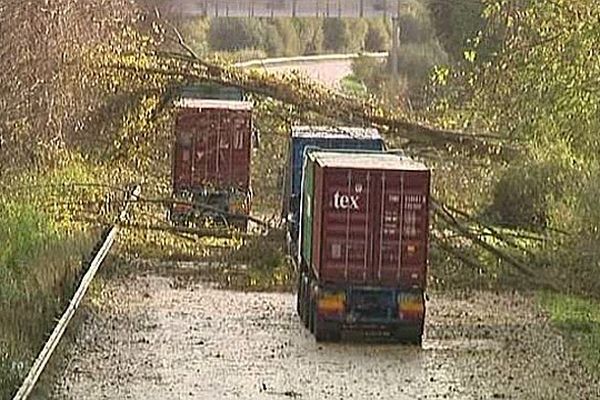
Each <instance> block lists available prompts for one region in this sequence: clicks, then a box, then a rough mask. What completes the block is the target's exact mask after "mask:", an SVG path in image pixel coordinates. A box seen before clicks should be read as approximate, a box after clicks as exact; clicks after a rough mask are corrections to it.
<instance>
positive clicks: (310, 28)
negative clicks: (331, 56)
mask: <svg viewBox="0 0 600 400" xmlns="http://www.w3.org/2000/svg"><path fill="white" fill-rule="evenodd" d="M293 23H294V25H295V27H296V31H297V32H298V39H299V41H300V46H301V53H302V54H303V55H312V54H319V53H321V52H322V51H323V41H324V34H323V21H322V20H321V19H319V18H296V19H294V20H293Z"/></svg>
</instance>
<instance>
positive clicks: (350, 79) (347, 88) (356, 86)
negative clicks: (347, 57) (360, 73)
mask: <svg viewBox="0 0 600 400" xmlns="http://www.w3.org/2000/svg"><path fill="white" fill-rule="evenodd" d="M340 85H341V87H342V92H344V93H346V94H348V95H351V96H355V97H362V96H366V95H367V87H366V86H365V85H364V83H362V82H361V81H360V79H358V77H356V75H348V76H346V77H344V78H343V79H342V80H341V81H340Z"/></svg>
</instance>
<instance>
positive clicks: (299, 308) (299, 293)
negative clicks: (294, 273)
mask: <svg viewBox="0 0 600 400" xmlns="http://www.w3.org/2000/svg"><path fill="white" fill-rule="evenodd" d="M302 292H303V290H302V274H298V285H297V287H296V312H297V313H298V316H299V317H300V318H302V302H303V298H302V297H303V295H302Z"/></svg>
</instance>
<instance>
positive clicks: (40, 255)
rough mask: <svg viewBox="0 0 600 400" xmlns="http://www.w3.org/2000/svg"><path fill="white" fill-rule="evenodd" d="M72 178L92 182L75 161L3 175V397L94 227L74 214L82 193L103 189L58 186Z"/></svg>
mask: <svg viewBox="0 0 600 400" xmlns="http://www.w3.org/2000/svg"><path fill="white" fill-rule="evenodd" d="M74 177H75V178H77V179H81V180H77V182H80V183H81V182H87V183H94V182H96V181H95V179H94V175H93V174H91V173H90V171H89V170H87V171H86V170H85V169H84V168H83V167H82V166H81V165H80V164H77V163H75V164H73V165H71V166H69V167H65V168H62V169H60V170H57V171H55V172H53V173H48V174H45V175H44V176H39V175H38V176H35V177H33V178H31V177H28V178H27V179H16V180H14V181H13V182H2V183H3V187H4V188H5V191H4V192H3V193H2V194H0V243H2V244H3V245H2V247H0V326H2V329H0V398H10V396H11V394H12V393H13V391H14V390H15V388H16V385H18V384H19V383H20V382H21V380H22V379H23V378H24V375H25V373H26V372H27V370H28V369H29V367H30V366H31V362H32V360H33V358H34V356H35V355H36V353H37V351H39V349H40V346H41V344H42V343H43V342H44V340H45V339H46V338H47V335H48V332H50V331H51V329H52V328H53V326H54V324H55V322H56V317H57V315H59V314H60V313H61V312H62V308H63V307H64V304H65V301H66V300H67V299H68V298H69V297H70V296H71V295H72V293H73V289H74V284H75V282H76V279H77V278H78V277H79V275H80V273H81V271H82V260H83V259H85V258H87V256H88V255H89V254H90V252H91V249H92V246H93V242H94V240H96V239H97V236H98V234H99V231H97V230H95V229H92V228H91V227H89V226H86V225H84V224H81V223H76V222H75V221H74V219H75V218H76V214H77V213H78V211H77V210H79V211H80V210H81V206H80V205H79V203H80V202H82V201H83V199H87V200H89V201H96V200H98V199H100V198H102V196H103V195H104V194H105V193H100V190H99V188H97V187H94V186H85V187H79V188H77V189H74V188H68V187H62V186H61V185H62V184H64V183H65V182H73V178H74ZM80 196H81V197H80ZM91 212H93V213H94V214H96V215H98V214H100V210H95V211H91ZM59 216H60V218H59Z"/></svg>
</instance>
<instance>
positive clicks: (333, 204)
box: [319, 169, 373, 283]
mask: <svg viewBox="0 0 600 400" xmlns="http://www.w3.org/2000/svg"><path fill="white" fill-rule="evenodd" d="M325 171H326V172H325V175H326V178H325V179H324V182H323V186H322V187H323V197H322V198H321V199H322V205H323V208H324V212H323V220H322V227H321V229H322V232H323V238H322V239H321V241H320V242H321V252H320V255H321V260H320V263H319V264H320V265H321V271H320V275H321V278H322V279H323V280H325V281H327V280H330V281H336V282H340V281H343V282H350V283H366V282H368V281H369V280H370V271H369V270H370V264H371V252H372V226H371V220H372V217H373V215H372V214H373V204H372V198H371V191H372V180H373V177H372V172H370V171H364V170H341V169H340V170H337V169H326V170H325Z"/></svg>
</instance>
